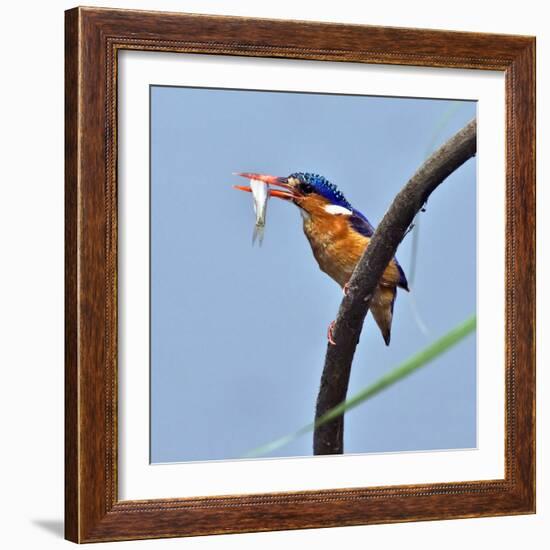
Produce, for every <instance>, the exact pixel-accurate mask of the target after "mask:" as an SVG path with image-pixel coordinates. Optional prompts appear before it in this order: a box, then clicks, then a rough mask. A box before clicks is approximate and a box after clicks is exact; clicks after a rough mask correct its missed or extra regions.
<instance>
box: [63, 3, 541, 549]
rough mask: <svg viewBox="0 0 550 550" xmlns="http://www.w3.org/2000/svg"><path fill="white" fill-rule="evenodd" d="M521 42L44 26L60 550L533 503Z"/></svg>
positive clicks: (92, 19) (458, 514)
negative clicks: (57, 121)
mask: <svg viewBox="0 0 550 550" xmlns="http://www.w3.org/2000/svg"><path fill="white" fill-rule="evenodd" d="M534 53H535V41H534V38H532V37H524V36H508V35H492V34H474V33H458V32H450V31H431V30H420V29H403V28H386V27H384V28H382V27H371V26H360V25H340V24H326V23H312V22H299V21H283V20H261V19H249V18H238V17H219V16H206V15H189V14H176V13H160V12H159V13H157V12H140V11H125V10H112V9H100V8H75V9H72V10H69V11H68V12H66V404H65V405H66V537H67V538H68V539H69V540H72V541H75V542H97V541H113V540H127V539H144V538H158V537H176V536H189V535H204V534H214V533H232V532H233V533H237V532H246V531H266V530H276V529H296V528H312V527H328V526H344V525H359V524H369V523H387V522H398V521H414V520H428V519H451V518H464V517H481V516H494V515H507V514H522V513H533V512H534V510H535V462H534V461H535V458H534V456H535V455H534V448H535V431H534V411H535V409H534V396H535V236H534V231H535V159H534V146H535V137H534V136H535V123H534V115H535V104H534V90H535V76H534V70H535V68H534Z"/></svg>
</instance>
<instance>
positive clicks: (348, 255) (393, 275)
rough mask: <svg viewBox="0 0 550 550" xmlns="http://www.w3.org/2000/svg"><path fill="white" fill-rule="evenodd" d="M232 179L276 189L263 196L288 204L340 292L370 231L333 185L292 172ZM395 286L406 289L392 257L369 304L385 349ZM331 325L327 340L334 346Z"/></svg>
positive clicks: (403, 276) (388, 335)
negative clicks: (295, 213) (297, 212)
mask: <svg viewBox="0 0 550 550" xmlns="http://www.w3.org/2000/svg"><path fill="white" fill-rule="evenodd" d="M236 175H239V176H242V177H244V178H247V179H249V180H255V181H262V182H264V183H266V184H267V185H269V186H275V187H278V188H280V189H271V188H269V191H268V193H269V196H270V197H277V198H280V199H284V200H286V201H289V202H292V203H294V204H295V205H296V206H297V207H298V208H299V210H300V213H301V215H302V218H303V227H304V233H305V235H306V237H307V239H308V241H309V244H310V245H311V249H312V251H313V256H314V257H315V259H316V260H317V263H318V264H319V267H320V268H321V270H322V271H324V272H325V273H326V274H327V275H329V276H330V277H331V278H332V279H334V280H335V281H336V282H337V283H338V284H339V285H340V286H341V287H342V289H343V291H344V293H346V292H347V284H348V281H349V279H350V277H351V275H352V273H353V270H354V269H355V266H356V265H357V262H359V260H360V259H361V256H362V255H363V252H364V251H365V248H366V247H367V246H368V244H369V241H370V239H371V237H372V235H373V233H374V227H373V226H372V225H371V223H370V222H369V220H368V219H367V218H366V217H365V216H364V215H363V214H361V212H359V210H356V209H355V208H353V206H352V205H351V204H350V203H349V202H348V201H347V200H346V198H345V197H344V195H343V194H342V192H341V191H340V190H339V189H338V188H337V187H336V185H334V184H333V183H331V182H330V181H328V180H327V179H326V178H324V177H323V176H319V175H318V174H311V173H305V172H295V173H293V174H291V175H290V176H287V177H277V176H269V175H266V174H254V173H246V172H245V173H238V174H236ZM234 187H235V188H236V189H240V190H241V191H248V192H251V188H250V187H247V186H241V185H235V186H234ZM397 288H402V289H403V290H406V291H408V290H409V288H408V284H407V278H406V277H405V273H404V272H403V269H402V268H401V266H400V265H399V263H398V261H397V260H396V259H395V258H393V259H392V260H391V262H390V263H389V264H388V266H387V267H386V269H385V271H384V273H383V275H382V278H381V279H380V283H379V284H378V287H377V289H376V292H375V293H374V295H373V297H372V299H371V303H370V311H371V312H372V316H373V317H374V320H375V321H376V324H377V325H378V327H379V328H380V331H381V332H382V336H383V338H384V341H385V342H386V345H389V343H390V336H391V325H392V318H393V306H394V304H395V297H396V294H397ZM332 324H333V323H331V326H330V327H329V332H328V339H329V342H331V343H332V344H334V343H335V342H334V340H333V339H332Z"/></svg>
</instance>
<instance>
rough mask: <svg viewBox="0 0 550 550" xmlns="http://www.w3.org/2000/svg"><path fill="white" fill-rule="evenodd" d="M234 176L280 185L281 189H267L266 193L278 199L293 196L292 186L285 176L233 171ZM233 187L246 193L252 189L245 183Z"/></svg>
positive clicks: (287, 198) (288, 198) (286, 198)
mask: <svg viewBox="0 0 550 550" xmlns="http://www.w3.org/2000/svg"><path fill="white" fill-rule="evenodd" d="M235 175H236V176H241V177H243V178H246V179H248V180H258V181H263V182H264V183H267V184H268V185H276V186H277V187H282V188H283V189H284V191H283V190H279V189H269V190H268V193H269V196H270V197H277V198H278V199H285V200H292V199H293V198H295V196H296V195H295V193H294V192H293V191H292V187H291V186H290V185H289V184H288V180H287V178H281V177H278V176H269V175H267V174H254V173H251V172H241V173H235ZM233 188H234V189H238V190H239V191H247V192H248V193H251V192H252V189H251V188H250V187H248V186H246V185H234V186H233Z"/></svg>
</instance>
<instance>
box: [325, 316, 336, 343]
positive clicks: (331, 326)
mask: <svg viewBox="0 0 550 550" xmlns="http://www.w3.org/2000/svg"><path fill="white" fill-rule="evenodd" d="M334 323H336V321H332V323H330V325H329V326H328V330H327V340H328V343H329V344H330V345H331V346H335V345H336V342H335V341H334V338H332V329H333V328H334Z"/></svg>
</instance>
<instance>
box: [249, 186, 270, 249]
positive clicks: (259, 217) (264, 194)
mask: <svg viewBox="0 0 550 550" xmlns="http://www.w3.org/2000/svg"><path fill="white" fill-rule="evenodd" d="M250 188H251V189H252V196H253V198H254V212H255V213H256V224H255V225H254V233H253V234H252V244H254V243H255V242H256V240H258V244H259V245H260V246H261V245H262V242H263V240H264V231H265V216H266V213H267V201H268V200H269V186H268V185H267V183H264V182H263V181H260V180H250Z"/></svg>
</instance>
